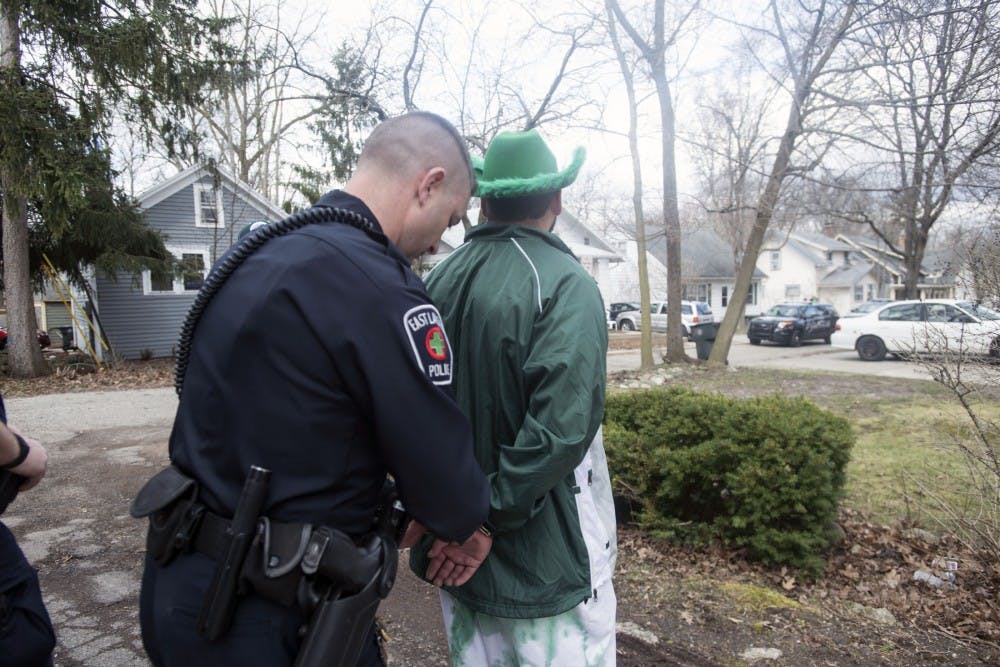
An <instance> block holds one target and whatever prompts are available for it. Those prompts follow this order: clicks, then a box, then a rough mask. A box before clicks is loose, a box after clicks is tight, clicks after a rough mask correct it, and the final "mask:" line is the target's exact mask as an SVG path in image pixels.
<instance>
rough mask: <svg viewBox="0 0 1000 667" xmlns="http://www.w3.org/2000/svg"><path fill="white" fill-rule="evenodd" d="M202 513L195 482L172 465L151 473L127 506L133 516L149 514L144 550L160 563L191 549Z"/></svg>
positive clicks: (140, 516)
mask: <svg viewBox="0 0 1000 667" xmlns="http://www.w3.org/2000/svg"><path fill="white" fill-rule="evenodd" d="M204 512H205V507H204V505H202V504H201V503H199V502H198V483H197V482H195V481H194V480H193V479H191V478H190V477H188V476H187V475H185V474H184V473H182V472H181V471H180V470H178V469H177V468H176V467H174V466H168V467H167V468H164V469H163V470H161V471H160V472H158V473H156V474H155V475H153V477H151V478H150V480H149V481H148V482H146V484H145V485H144V486H143V487H142V489H140V490H139V493H138V494H137V495H136V497H135V500H133V501H132V506H131V507H130V508H129V514H131V515H132V516H133V517H134V518H136V519H141V518H143V517H149V530H148V532H147V533H146V552H147V553H148V554H149V555H150V557H152V558H153V560H155V561H156V562H157V563H159V564H160V565H167V564H169V563H170V561H172V560H173V559H174V558H175V557H176V556H177V555H178V554H180V553H183V552H186V551H189V550H190V549H191V541H192V539H193V538H194V535H195V532H196V531H197V530H198V525H199V524H200V523H201V518H202V516H203V514H204Z"/></svg>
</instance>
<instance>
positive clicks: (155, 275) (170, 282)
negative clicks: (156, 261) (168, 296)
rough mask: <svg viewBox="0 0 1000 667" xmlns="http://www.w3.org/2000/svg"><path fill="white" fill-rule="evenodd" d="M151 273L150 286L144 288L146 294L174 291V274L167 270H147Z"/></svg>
mask: <svg viewBox="0 0 1000 667" xmlns="http://www.w3.org/2000/svg"><path fill="white" fill-rule="evenodd" d="M146 273H147V274H149V288H148V289H146V290H144V291H145V292H146V294H149V293H150V292H173V291H174V276H173V274H172V273H167V272H166V271H147V272H146Z"/></svg>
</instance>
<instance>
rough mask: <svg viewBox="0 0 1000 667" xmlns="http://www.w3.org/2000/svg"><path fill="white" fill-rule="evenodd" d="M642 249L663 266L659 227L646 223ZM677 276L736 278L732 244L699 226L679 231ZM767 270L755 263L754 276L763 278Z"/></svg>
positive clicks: (663, 242)
mask: <svg viewBox="0 0 1000 667" xmlns="http://www.w3.org/2000/svg"><path fill="white" fill-rule="evenodd" d="M647 229H650V230H652V233H650V232H649V231H647V233H646V239H647V241H646V251H647V252H648V253H649V254H651V255H652V256H653V257H655V258H656V261H658V262H659V263H660V264H662V265H663V266H666V264H667V262H666V257H667V239H666V235H665V234H664V233H663V228H662V227H648V228H647ZM681 258H682V259H681V265H682V269H681V274H682V275H681V278H682V280H683V281H684V282H691V281H693V280H700V279H709V278H716V279H718V278H721V279H724V280H734V279H735V278H736V258H735V256H734V255H733V250H732V248H730V247H729V244H728V243H726V242H725V241H724V240H723V239H722V237H721V236H719V235H718V234H716V233H715V232H714V231H712V230H711V229H706V228H699V229H689V230H682V231H681ZM766 276H767V274H766V273H764V272H763V271H761V270H760V269H758V268H757V267H756V266H755V267H754V270H753V277H754V278H764V277H766Z"/></svg>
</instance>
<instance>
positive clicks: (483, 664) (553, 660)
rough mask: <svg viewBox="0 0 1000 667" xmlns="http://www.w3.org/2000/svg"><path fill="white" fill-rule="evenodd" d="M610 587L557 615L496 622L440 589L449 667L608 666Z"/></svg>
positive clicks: (611, 618) (612, 593) (610, 653)
mask: <svg viewBox="0 0 1000 667" xmlns="http://www.w3.org/2000/svg"><path fill="white" fill-rule="evenodd" d="M616 605H617V600H616V599H615V589H614V587H613V586H612V585H611V581H610V580H609V581H608V582H607V583H605V584H604V585H603V586H601V587H600V588H598V589H597V596H596V597H592V598H590V599H589V600H587V601H586V602H581V603H580V604H578V605H577V606H576V607H574V608H572V609H570V610H569V611H566V612H563V613H562V614H559V615H558V616H546V617H544V618H500V617H497V616H490V615H488V614H482V613H478V612H475V611H472V610H471V609H469V608H468V607H466V606H465V605H464V604H462V603H461V602H459V601H458V600H456V599H455V598H453V597H452V596H451V595H449V594H448V593H446V592H445V591H443V590H442V591H441V610H442V611H443V612H444V627H445V630H446V631H447V633H448V650H449V651H450V652H451V664H452V667H489V666H491V665H503V666H504V667H577V666H579V667H584V666H587V667H613V666H614V664H615V608H616Z"/></svg>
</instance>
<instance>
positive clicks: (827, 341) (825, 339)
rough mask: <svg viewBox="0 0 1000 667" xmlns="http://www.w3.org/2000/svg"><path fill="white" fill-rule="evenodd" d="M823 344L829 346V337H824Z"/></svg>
mask: <svg viewBox="0 0 1000 667" xmlns="http://www.w3.org/2000/svg"><path fill="white" fill-rule="evenodd" d="M823 342H824V343H826V344H827V345H829V344H830V342H831V341H830V337H829V336H826V337H825V338H824V339H823Z"/></svg>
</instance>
